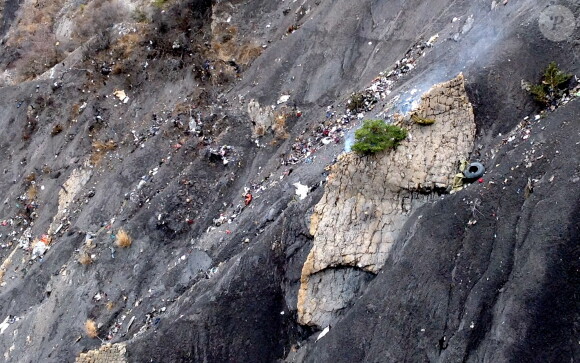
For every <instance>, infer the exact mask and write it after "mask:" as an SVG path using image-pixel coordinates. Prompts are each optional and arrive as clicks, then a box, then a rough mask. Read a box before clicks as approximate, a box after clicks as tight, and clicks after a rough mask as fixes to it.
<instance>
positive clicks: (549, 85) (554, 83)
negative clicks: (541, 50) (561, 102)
mask: <svg viewBox="0 0 580 363" xmlns="http://www.w3.org/2000/svg"><path fill="white" fill-rule="evenodd" d="M570 78H572V75H571V74H568V73H565V72H562V71H561V70H560V69H559V68H558V65H557V64H556V62H551V63H550V64H548V66H547V67H546V69H545V70H544V75H543V76H542V80H541V82H540V83H539V84H534V85H532V86H531V87H530V93H531V94H533V95H534V97H535V99H536V101H538V102H541V103H543V104H547V105H549V104H551V103H552V102H554V101H555V100H557V99H559V98H560V97H562V95H563V94H564V90H565V84H566V82H568V81H569V80H570Z"/></svg>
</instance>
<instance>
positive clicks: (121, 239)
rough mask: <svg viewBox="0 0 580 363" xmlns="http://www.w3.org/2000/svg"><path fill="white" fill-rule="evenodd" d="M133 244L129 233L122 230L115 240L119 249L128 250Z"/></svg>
mask: <svg viewBox="0 0 580 363" xmlns="http://www.w3.org/2000/svg"><path fill="white" fill-rule="evenodd" d="M131 243H133V239H132V238H131V236H129V233H127V231H125V230H124V229H120V230H119V232H117V236H116V239H115V244H116V245H117V247H121V248H127V247H130V246H131Z"/></svg>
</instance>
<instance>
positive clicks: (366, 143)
mask: <svg viewBox="0 0 580 363" xmlns="http://www.w3.org/2000/svg"><path fill="white" fill-rule="evenodd" d="M354 137H355V143H354V145H353V146H352V149H353V150H354V151H356V152H357V153H359V154H365V155H368V154H374V153H377V152H379V151H383V150H385V149H393V148H396V147H397V145H399V143H400V142H401V141H402V140H404V139H405V138H407V130H405V129H402V128H400V127H397V126H393V125H388V124H386V123H385V122H384V121H383V120H366V121H365V122H364V123H363V126H362V127H361V128H360V129H358V130H357V131H356V132H355V134H354Z"/></svg>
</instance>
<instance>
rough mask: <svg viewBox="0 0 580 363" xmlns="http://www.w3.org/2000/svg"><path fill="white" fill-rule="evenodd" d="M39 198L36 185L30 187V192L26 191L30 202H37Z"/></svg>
mask: <svg viewBox="0 0 580 363" xmlns="http://www.w3.org/2000/svg"><path fill="white" fill-rule="evenodd" d="M37 196H38V188H37V187H36V184H32V185H30V186H29V187H28V190H26V198H28V200H35V199H36V197H37Z"/></svg>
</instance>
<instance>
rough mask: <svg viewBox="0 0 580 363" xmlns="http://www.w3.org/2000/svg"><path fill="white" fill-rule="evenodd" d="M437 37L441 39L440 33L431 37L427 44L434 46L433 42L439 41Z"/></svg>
mask: <svg viewBox="0 0 580 363" xmlns="http://www.w3.org/2000/svg"><path fill="white" fill-rule="evenodd" d="M437 39H439V33H437V34H435V35H433V36H432V37H431V38H429V40H428V41H427V46H429V47H430V46H432V45H433V43H435V42H436V41H437Z"/></svg>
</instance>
